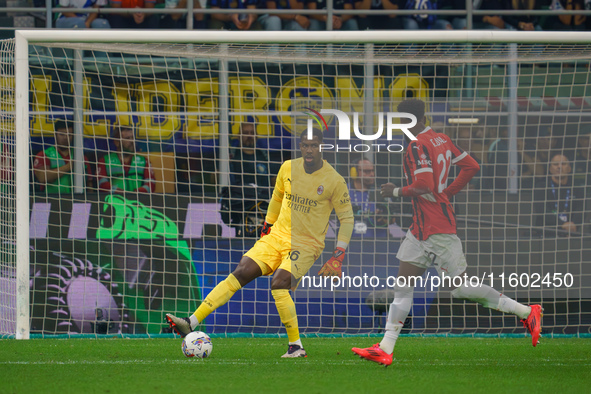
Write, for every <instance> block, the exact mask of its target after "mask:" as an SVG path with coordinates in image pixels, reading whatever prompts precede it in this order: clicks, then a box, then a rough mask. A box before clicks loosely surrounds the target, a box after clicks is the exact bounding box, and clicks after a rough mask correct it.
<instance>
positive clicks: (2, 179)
mask: <svg viewBox="0 0 591 394" xmlns="http://www.w3.org/2000/svg"><path fill="white" fill-rule="evenodd" d="M5 137H6V136H5V135H3V136H2V137H1V139H0V193H5V194H13V193H14V159H13V157H14V153H13V152H12V151H13V150H14V140H13V141H12V143H8V141H9V140H8V139H7V138H5Z"/></svg>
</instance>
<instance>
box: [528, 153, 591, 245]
mask: <svg viewBox="0 0 591 394" xmlns="http://www.w3.org/2000/svg"><path fill="white" fill-rule="evenodd" d="M571 170H572V168H571V165H570V162H569V160H568V158H567V157H566V156H564V155H562V154H556V155H554V156H553V157H552V160H551V161H550V167H549V170H548V176H547V178H546V179H545V180H544V181H541V182H539V183H538V184H536V188H535V190H534V211H535V212H536V214H537V217H536V226H539V227H543V233H544V235H546V236H549V235H568V234H570V233H576V232H580V231H582V228H581V225H582V223H583V208H584V190H583V189H582V188H577V187H573V179H572V175H571Z"/></svg>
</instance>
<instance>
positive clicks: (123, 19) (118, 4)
mask: <svg viewBox="0 0 591 394" xmlns="http://www.w3.org/2000/svg"><path fill="white" fill-rule="evenodd" d="M109 3H110V5H111V8H140V9H141V8H154V6H155V5H156V0H109ZM109 22H110V24H111V27H112V28H113V29H157V28H158V25H159V22H160V15H158V14H145V13H142V12H135V13H133V14H127V13H122V14H109Z"/></svg>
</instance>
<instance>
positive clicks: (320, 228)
mask: <svg viewBox="0 0 591 394" xmlns="http://www.w3.org/2000/svg"><path fill="white" fill-rule="evenodd" d="M272 199H273V200H275V201H271V204H270V205H269V211H268V212H267V222H268V223H273V227H272V230H271V231H272V232H273V233H275V234H276V235H278V236H281V237H285V238H291V243H292V245H293V244H295V245H309V246H314V247H320V248H324V237H325V236H326V231H327V229H328V224H329V223H328V221H329V218H330V214H331V213H332V210H333V209H334V210H335V212H336V214H337V216H338V218H339V222H340V225H341V228H340V231H339V235H338V240H339V241H343V242H345V243H349V241H350V238H351V232H352V230H353V209H352V208H351V199H350V197H349V190H348V189H347V183H346V182H345V180H344V179H343V177H342V176H341V175H340V174H339V173H338V172H337V171H336V170H335V169H334V168H333V167H332V166H331V165H330V164H328V162H326V161H323V164H322V168H320V169H319V170H317V171H315V172H314V173H312V174H308V173H306V171H305V169H304V160H303V159H302V158H299V159H295V160H288V161H286V162H285V163H283V165H282V166H281V168H280V169H279V173H278V174H277V181H276V183H275V189H274V190H273V197H272ZM274 202H277V203H279V202H281V208H280V210H279V213H278V216H277V212H272V210H274V209H273V207H278V206H279V204H276V203H275V204H274ZM274 219H276V220H274ZM345 224H346V226H344V225H345ZM343 230H345V231H343Z"/></svg>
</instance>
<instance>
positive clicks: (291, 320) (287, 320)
mask: <svg viewBox="0 0 591 394" xmlns="http://www.w3.org/2000/svg"><path fill="white" fill-rule="evenodd" d="M271 294H273V298H275V306H277V312H279V317H280V318H281V322H282V323H283V325H284V326H285V330H286V331H287V338H288V339H289V343H294V342H298V341H299V339H300V330H299V327H298V316H297V315H296V310H295V304H294V303H293V299H292V298H291V296H290V295H289V290H287V289H278V290H271Z"/></svg>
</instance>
